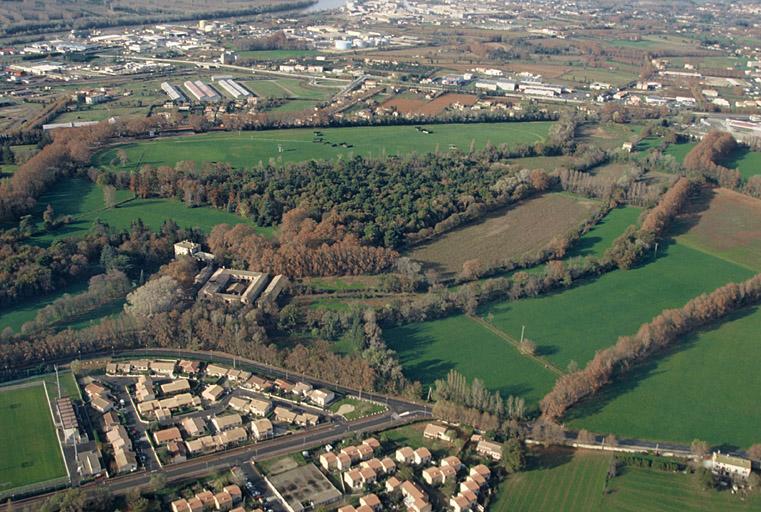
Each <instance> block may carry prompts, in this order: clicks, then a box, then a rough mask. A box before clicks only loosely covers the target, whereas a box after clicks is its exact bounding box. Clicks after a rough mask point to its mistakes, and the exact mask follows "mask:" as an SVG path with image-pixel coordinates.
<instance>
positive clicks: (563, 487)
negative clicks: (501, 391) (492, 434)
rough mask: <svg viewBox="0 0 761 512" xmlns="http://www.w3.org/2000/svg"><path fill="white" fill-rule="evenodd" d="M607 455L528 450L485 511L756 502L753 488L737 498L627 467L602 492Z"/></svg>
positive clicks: (699, 508) (656, 510)
mask: <svg viewBox="0 0 761 512" xmlns="http://www.w3.org/2000/svg"><path fill="white" fill-rule="evenodd" d="M610 460H611V455H610V454H608V453H600V452H591V451H581V450H580V451H576V452H574V451H572V450H568V449H560V448H552V449H546V450H545V449H534V450H530V451H529V456H528V458H527V462H528V469H527V470H526V471H524V472H522V473H518V474H515V475H511V476H508V477H507V480H506V481H505V482H504V483H502V484H500V487H499V490H498V494H497V497H496V499H495V500H494V501H493V502H492V504H491V506H490V507H489V512H508V511H509V512H560V511H562V512H640V511H647V512H683V511H689V512H717V511H722V512H744V511H751V510H758V507H759V506H761V495H759V491H758V490H756V491H755V494H753V495H751V496H750V497H749V498H746V499H741V498H740V497H739V496H737V495H732V494H731V493H729V492H726V491H725V492H719V491H709V490H705V489H703V488H702V487H701V486H700V484H699V482H698V481H697V478H696V475H694V474H684V473H671V472H665V471H657V470H653V469H645V468H636V467H629V466H625V467H623V468H621V469H620V470H619V475H618V476H616V477H615V478H613V479H612V480H611V481H610V482H609V483H608V491H607V492H605V477H606V474H607V471H608V467H609V464H610Z"/></svg>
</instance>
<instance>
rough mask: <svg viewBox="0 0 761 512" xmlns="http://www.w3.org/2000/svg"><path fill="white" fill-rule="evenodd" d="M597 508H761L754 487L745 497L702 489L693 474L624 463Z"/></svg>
mask: <svg viewBox="0 0 761 512" xmlns="http://www.w3.org/2000/svg"><path fill="white" fill-rule="evenodd" d="M609 488H610V490H611V492H610V493H609V494H606V495H605V497H604V498H603V501H602V506H601V508H600V509H599V510H601V511H614V512H641V511H647V512H685V511H689V512H718V511H721V512H746V511H748V512H749V511H751V510H761V494H759V492H758V489H756V490H755V492H754V493H753V494H751V496H750V497H748V498H744V499H743V498H740V496H738V495H733V494H732V493H730V492H729V491H723V492H719V491H713V490H706V489H703V488H702V487H701V486H700V483H699V482H698V481H697V478H696V475H689V474H687V475H685V474H683V473H669V472H664V471H655V470H651V469H644V468H636V467H628V466H627V467H625V468H623V470H622V472H621V474H620V475H619V476H617V477H616V478H614V479H613V480H612V481H611V482H610V485H609Z"/></svg>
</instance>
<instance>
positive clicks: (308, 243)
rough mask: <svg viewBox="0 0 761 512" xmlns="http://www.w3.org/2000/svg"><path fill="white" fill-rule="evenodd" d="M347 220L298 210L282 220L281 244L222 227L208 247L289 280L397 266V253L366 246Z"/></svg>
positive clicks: (251, 232)
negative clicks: (395, 263) (318, 218)
mask: <svg viewBox="0 0 761 512" xmlns="http://www.w3.org/2000/svg"><path fill="white" fill-rule="evenodd" d="M343 220H344V219H343V218H342V217H341V216H339V215H338V214H336V213H335V211H331V212H329V213H328V214H326V215H325V216H324V217H323V218H322V220H321V221H320V222H317V221H315V220H314V219H312V218H311V217H310V216H309V215H308V214H307V212H306V210H304V209H301V208H296V209H294V210H291V211H290V212H288V213H286V214H285V215H284V216H283V223H282V225H281V228H280V230H279V232H278V237H277V239H267V238H264V237H262V236H260V235H258V234H257V233H256V231H255V230H254V228H252V227H250V226H247V225H245V224H238V225H236V226H234V227H230V226H229V225H227V224H220V225H218V226H215V227H214V229H213V230H212V232H211V233H210V234H209V238H208V244H209V247H210V249H211V251H212V252H213V253H214V254H215V255H216V256H217V257H218V258H220V259H222V261H230V262H232V263H233V264H234V265H236V266H237V265H244V266H245V267H246V268H248V269H249V270H256V271H261V272H269V273H274V274H285V275H287V276H289V277H305V276H325V275H345V274H376V273H379V272H383V271H385V270H386V269H388V268H390V267H391V266H392V265H393V264H394V261H395V260H396V258H397V257H398V254H397V253H396V251H393V250H391V249H385V248H382V247H371V246H368V245H363V244H362V243H361V242H360V241H359V240H358V239H357V237H356V236H355V235H353V234H352V233H349V232H348V231H347V228H346V226H345V225H344V224H343V223H342V222H343Z"/></svg>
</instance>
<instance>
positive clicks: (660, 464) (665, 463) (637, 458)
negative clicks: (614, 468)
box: [615, 453, 687, 473]
mask: <svg viewBox="0 0 761 512" xmlns="http://www.w3.org/2000/svg"><path fill="white" fill-rule="evenodd" d="M615 458H616V460H618V461H619V463H620V464H622V465H625V466H632V467H636V468H650V469H656V470H658V471H668V472H671V473H675V472H677V471H684V470H685V469H687V464H685V463H683V462H681V461H679V460H677V459H673V458H671V457H658V456H653V455H641V454H638V453H620V454H616V456H615Z"/></svg>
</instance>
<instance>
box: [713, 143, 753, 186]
mask: <svg viewBox="0 0 761 512" xmlns="http://www.w3.org/2000/svg"><path fill="white" fill-rule="evenodd" d="M719 163H720V164H721V165H723V166H725V167H729V168H730V169H737V170H738V171H740V175H741V176H742V178H743V179H744V180H747V179H748V178H750V177H751V176H756V175H757V174H761V151H750V150H748V149H745V148H743V149H738V150H737V151H735V153H734V154H733V155H732V156H731V157H730V158H728V159H726V160H724V161H722V162H719Z"/></svg>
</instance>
